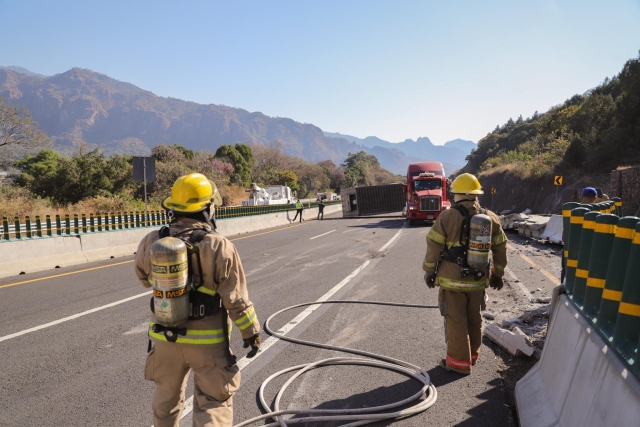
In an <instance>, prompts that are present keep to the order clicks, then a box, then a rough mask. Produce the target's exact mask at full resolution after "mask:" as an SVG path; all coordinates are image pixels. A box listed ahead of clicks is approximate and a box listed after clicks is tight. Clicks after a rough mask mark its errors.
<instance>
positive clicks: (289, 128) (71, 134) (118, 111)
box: [0, 67, 462, 174]
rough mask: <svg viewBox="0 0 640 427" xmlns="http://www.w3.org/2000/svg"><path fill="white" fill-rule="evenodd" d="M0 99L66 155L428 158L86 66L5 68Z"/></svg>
mask: <svg viewBox="0 0 640 427" xmlns="http://www.w3.org/2000/svg"><path fill="white" fill-rule="evenodd" d="M0 97H3V98H5V100H6V102H7V103H8V104H12V105H19V106H25V107H27V108H28V109H29V111H30V112H31V114H32V115H33V117H34V119H35V120H36V121H37V122H38V124H39V126H40V128H41V129H42V130H44V131H45V132H46V133H47V134H48V135H49V136H50V137H51V138H52V140H53V141H54V148H56V149H57V150H59V151H61V152H63V153H65V154H70V153H71V152H73V151H75V147H76V146H77V145H78V144H79V143H80V142H81V141H84V142H86V143H88V144H89V145H90V146H99V147H100V148H102V149H103V150H104V151H105V152H106V153H107V154H136V155H146V154H148V153H149V152H150V150H151V148H153V147H154V146H155V145H156V144H158V143H166V144H180V145H184V146H185V147H187V148H189V149H191V150H201V149H208V150H210V151H211V152H215V150H216V149H217V148H218V147H219V146H221V145H223V144H235V143H239V142H245V143H246V142H250V143H254V144H265V145H266V144H271V143H273V142H275V141H279V142H280V143H281V144H282V148H283V150H284V151H285V152H286V153H287V154H290V155H294V156H298V157H303V158H305V159H307V160H311V161H321V160H332V161H333V162H335V163H336V164H339V163H342V162H343V161H344V159H345V158H346V157H347V155H348V153H350V152H351V153H354V152H358V151H361V150H364V151H367V152H369V153H371V154H375V155H376V156H377V157H378V159H379V161H380V163H381V165H382V167H384V168H386V169H389V170H391V171H392V172H394V173H398V174H402V173H405V171H406V167H407V164H408V163H410V162H412V161H417V160H419V159H420V158H424V156H422V155H419V154H420V153H421V150H419V146H422V145H423V144H421V143H420V140H419V141H418V142H413V141H411V142H412V143H413V144H409V145H415V147H414V148H416V149H417V151H415V150H414V151H415V152H414V151H410V152H405V151H403V150H401V149H400V148H402V147H401V146H400V144H390V143H388V144H389V146H384V144H382V146H380V145H373V144H366V143H361V141H350V140H349V139H348V138H343V137H341V136H334V135H331V136H327V135H325V133H324V132H323V131H322V129H320V128H318V127H317V126H314V125H311V124H303V123H299V122H296V121H294V120H292V119H288V118H280V117H275V118H274V117H268V116H266V115H264V114H262V113H259V112H253V113H252V112H249V111H246V110H243V109H240V108H232V107H227V106H224V105H214V104H209V105H202V104H197V103H195V102H188V101H183V100H180V99H175V98H164V97H160V96H157V95H155V94H153V93H151V92H149V91H146V90H143V89H141V88H139V87H137V86H134V85H132V84H129V83H125V82H121V81H118V80H115V79H112V78H110V77H109V76H106V75H104V74H100V73H96V72H93V71H90V70H85V69H81V68H73V69H71V70H69V71H67V72H64V73H61V74H56V75H54V76H50V77H47V76H42V75H39V74H35V73H31V72H29V71H28V70H26V69H22V68H20V67H0ZM423 139H426V140H427V141H428V138H423ZM429 144H430V141H429ZM405 145H406V144H405ZM431 145H432V144H431ZM436 149H440V150H445V151H446V150H447V149H445V147H438V146H436ZM455 150H456V152H457V151H460V150H458V149H457V148H455ZM443 153H444V152H443ZM416 154H418V155H416ZM449 154H451V157H452V159H451V160H448V159H447V155H446V154H444V155H443V160H441V161H444V162H447V163H449V164H451V166H450V168H449V170H450V171H451V172H453V170H452V169H453V168H454V167H456V166H458V164H459V163H462V162H460V161H459V159H458V157H460V153H455V152H453V151H451V153H449ZM438 160H440V159H438ZM454 165H455V166H454ZM449 170H448V172H449Z"/></svg>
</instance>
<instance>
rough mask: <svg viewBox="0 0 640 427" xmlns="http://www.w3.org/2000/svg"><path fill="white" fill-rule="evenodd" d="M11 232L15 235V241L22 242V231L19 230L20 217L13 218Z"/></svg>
mask: <svg viewBox="0 0 640 427" xmlns="http://www.w3.org/2000/svg"><path fill="white" fill-rule="evenodd" d="M13 222H14V224H13V227H14V229H13V232H14V233H15V235H16V239H18V240H22V230H20V217H19V216H14V217H13Z"/></svg>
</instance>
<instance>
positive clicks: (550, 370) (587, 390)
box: [516, 295, 640, 427]
mask: <svg viewBox="0 0 640 427" xmlns="http://www.w3.org/2000/svg"><path fill="white" fill-rule="evenodd" d="M516 404H517V407H518V418H519V420H520V425H521V426H522V427H551V426H562V427H596V426H629V427H631V426H638V425H640V424H639V421H638V420H640V381H638V379H637V378H636V377H635V376H633V375H632V374H631V373H630V372H628V371H627V369H626V367H625V365H624V364H623V362H622V361H621V360H620V359H619V358H618V356H617V354H615V352H614V351H612V350H611V348H609V347H608V345H607V343H606V342H605V341H604V340H603V339H602V337H601V336H600V335H599V334H598V333H596V331H595V330H594V328H593V326H592V325H591V323H590V322H588V321H587V320H586V319H585V318H584V317H583V316H582V315H581V314H580V313H579V312H578V310H577V309H576V308H575V307H574V306H573V304H571V303H570V302H569V300H568V298H567V297H566V296H565V295H561V296H560V297H559V299H558V303H557V304H556V306H555V310H554V316H553V322H552V323H551V325H550V326H549V331H548V334H547V341H546V343H545V348H544V350H543V352H542V357H541V359H540V362H538V364H536V366H534V367H533V368H532V369H531V370H530V371H529V372H528V373H527V374H526V375H525V376H524V377H523V378H522V379H521V380H520V381H518V383H517V385H516Z"/></svg>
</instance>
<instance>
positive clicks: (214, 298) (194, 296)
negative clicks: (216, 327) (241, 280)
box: [149, 226, 236, 366]
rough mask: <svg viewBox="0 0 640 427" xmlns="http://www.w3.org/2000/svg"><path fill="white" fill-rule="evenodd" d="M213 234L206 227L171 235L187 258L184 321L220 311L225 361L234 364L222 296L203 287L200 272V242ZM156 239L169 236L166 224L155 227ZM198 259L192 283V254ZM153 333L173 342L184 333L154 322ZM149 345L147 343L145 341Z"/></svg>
mask: <svg viewBox="0 0 640 427" xmlns="http://www.w3.org/2000/svg"><path fill="white" fill-rule="evenodd" d="M189 231H191V234H189V235H185V233H187V232H189ZM210 233H215V231H212V230H207V229H204V228H187V229H186V230H182V231H180V232H179V233H176V234H174V235H173V237H176V238H178V239H180V240H182V241H183V242H184V243H185V245H186V246H187V257H188V260H189V261H188V262H189V264H188V273H187V274H188V283H189V284H190V286H189V318H188V320H202V319H204V318H205V317H209V316H213V315H214V314H218V313H220V314H221V317H222V330H223V334H224V337H225V340H226V342H227V354H226V357H227V362H228V364H229V365H228V366H232V365H234V364H235V363H236V356H234V355H233V354H231V351H230V350H229V325H228V322H227V317H228V313H227V310H226V309H225V307H224V305H223V304H222V298H221V297H220V295H218V294H217V293H216V292H215V291H212V290H211V289H208V288H206V287H205V286H203V284H204V275H203V272H202V261H201V259H200V248H199V247H198V243H200V242H201V241H202V240H203V239H204V238H205V237H206V235H207V234H210ZM159 234H160V238H161V239H162V238H164V237H171V231H170V229H169V227H168V226H164V227H162V228H161V229H160V230H159ZM192 255H195V258H196V260H197V262H198V276H199V279H200V280H199V281H198V282H197V283H196V282H195V281H194V280H193V271H194V269H193V266H192V265H191V263H192V259H193V256H192ZM151 311H152V312H153V311H154V304H153V298H152V299H151ZM152 330H153V332H156V333H163V335H164V336H165V338H166V339H167V341H169V342H176V341H177V340H178V336H180V335H181V336H185V335H186V334H187V328H178V327H168V326H162V325H158V324H154V325H153V327H152ZM149 345H151V343H149Z"/></svg>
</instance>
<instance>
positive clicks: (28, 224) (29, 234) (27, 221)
mask: <svg viewBox="0 0 640 427" xmlns="http://www.w3.org/2000/svg"><path fill="white" fill-rule="evenodd" d="M24 222H25V224H26V227H25V228H26V230H27V239H31V238H32V237H33V233H32V232H31V217H30V216H29V215H27V216H25V217H24Z"/></svg>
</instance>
